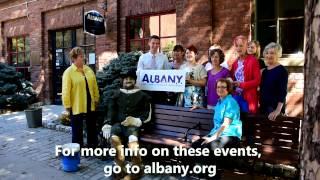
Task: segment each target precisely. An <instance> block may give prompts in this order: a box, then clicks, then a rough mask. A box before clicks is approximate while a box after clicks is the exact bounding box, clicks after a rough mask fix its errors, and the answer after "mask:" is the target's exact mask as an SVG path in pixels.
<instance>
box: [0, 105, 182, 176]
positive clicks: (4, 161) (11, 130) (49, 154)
mask: <svg viewBox="0 0 320 180" xmlns="http://www.w3.org/2000/svg"><path fill="white" fill-rule="evenodd" d="M63 110H64V109H63V107H62V106H56V105H47V106H43V111H42V116H43V118H42V119H43V124H45V125H46V126H47V127H49V126H51V127H53V126H54V127H56V130H51V129H48V128H43V127H41V128H28V127H27V122H26V117H25V113H24V112H13V113H7V114H2V115H0V179H12V180H15V179H39V180H40V179H41V180H42V179H64V180H68V179H90V180H96V179H112V178H111V177H105V176H104V171H103V169H104V166H106V165H111V164H112V161H111V160H109V161H101V160H100V159H97V158H94V157H88V158H84V157H81V163H80V170H79V171H77V172H75V173H66V172H64V171H63V170H62V169H61V166H60V159H59V158H58V157H55V145H63V144H65V143H70V142H71V132H70V131H71V129H67V132H66V130H65V128H61V127H60V125H57V124H56V122H54V119H57V117H58V116H59V115H60V114H61V112H62V111H63ZM69 128H70V127H69ZM57 130H58V131H57ZM142 179H180V178H175V177H172V176H156V175H155V176H153V175H146V176H144V177H143V178H142Z"/></svg>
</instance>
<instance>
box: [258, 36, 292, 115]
mask: <svg viewBox="0 0 320 180" xmlns="http://www.w3.org/2000/svg"><path fill="white" fill-rule="evenodd" d="M263 56H264V58H265V62H266V64H267V68H266V69H264V70H263V72H262V78H261V85H260V111H261V113H264V114H267V115H268V118H269V119H270V120H275V119H276V118H277V116H278V115H279V114H281V113H285V102H286V96H287V84H288V71H287V70H286V68H285V67H284V66H282V65H281V64H280V63H279V58H280V57H281V56H282V48H281V45H280V44H277V43H274V42H271V43H269V44H268V45H267V46H266V47H265V49H264V50H263Z"/></svg>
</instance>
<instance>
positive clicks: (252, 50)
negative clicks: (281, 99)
mask: <svg viewBox="0 0 320 180" xmlns="http://www.w3.org/2000/svg"><path fill="white" fill-rule="evenodd" d="M260 52H261V46H260V43H259V41H257V40H252V41H250V42H249V43H248V48H247V53H248V54H252V55H254V56H255V57H256V58H257V60H258V61H259V65H260V70H261V71H262V70H263V69H264V68H266V67H267V66H266V64H265V63H264V61H263V60H262V59H261V58H260Z"/></svg>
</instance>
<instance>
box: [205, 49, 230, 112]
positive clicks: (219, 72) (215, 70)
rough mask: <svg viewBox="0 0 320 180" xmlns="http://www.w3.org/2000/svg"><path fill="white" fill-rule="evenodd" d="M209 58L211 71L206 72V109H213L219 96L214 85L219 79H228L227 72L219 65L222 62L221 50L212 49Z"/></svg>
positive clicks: (222, 54)
mask: <svg viewBox="0 0 320 180" xmlns="http://www.w3.org/2000/svg"><path fill="white" fill-rule="evenodd" d="M210 58H211V63H212V69H211V70H210V71H208V84H207V87H208V95H207V102H208V105H207V108H208V109H213V107H214V106H215V105H216V104H217V102H218V99H219V96H218V95H217V91H216V85H217V81H218V80H219V79H221V78H227V77H230V73H229V70H228V69H226V68H224V67H222V66H221V65H220V64H221V63H222V62H223V61H224V53H223V52H222V50H221V49H213V50H211V51H210Z"/></svg>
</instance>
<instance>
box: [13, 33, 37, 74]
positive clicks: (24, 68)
mask: <svg viewBox="0 0 320 180" xmlns="http://www.w3.org/2000/svg"><path fill="white" fill-rule="evenodd" d="M20 38H22V39H23V50H22V51H19V48H18V39H20ZM27 38H28V39H29V44H28V46H29V50H28V51H27V50H26V46H27V44H26V39H27ZM13 39H16V44H15V45H13V43H12V40H13ZM13 47H15V48H16V50H15V51H13ZM21 53H23V65H19V58H20V56H19V54H21ZM28 53H29V63H28V61H27V56H28ZM7 55H8V64H9V65H11V66H13V67H14V68H15V69H16V71H17V72H21V71H24V73H23V75H24V78H25V79H26V80H31V73H30V72H29V68H30V66H31V59H30V56H31V50H30V37H29V35H28V34H24V35H18V36H12V37H8V38H7ZM13 55H15V56H16V60H15V63H16V65H14V62H13V59H12V57H13Z"/></svg>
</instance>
